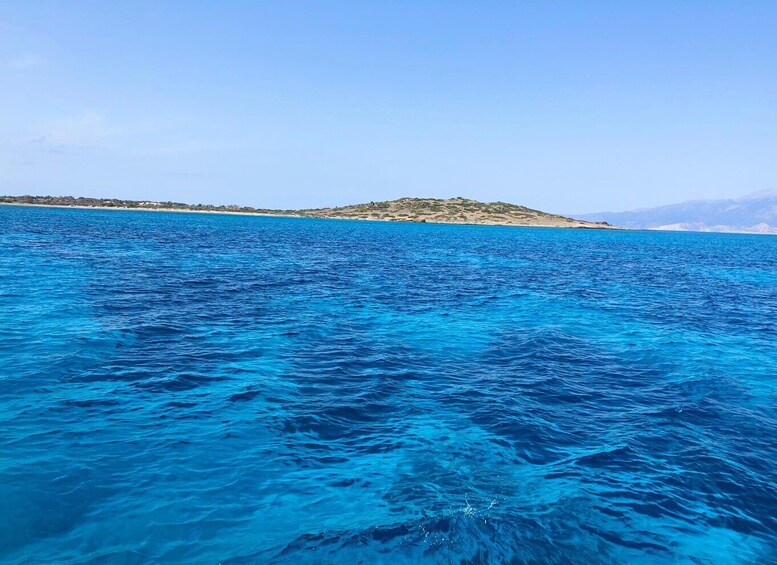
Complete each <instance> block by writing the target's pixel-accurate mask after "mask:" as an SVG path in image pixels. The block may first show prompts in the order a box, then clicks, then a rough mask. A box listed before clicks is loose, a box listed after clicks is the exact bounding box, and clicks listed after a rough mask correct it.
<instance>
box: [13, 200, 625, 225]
mask: <svg viewBox="0 0 777 565" xmlns="http://www.w3.org/2000/svg"><path fill="white" fill-rule="evenodd" d="M0 206H24V207H28V208H70V209H76V210H115V211H119V212H176V213H179V214H226V215H230V216H259V217H264V218H301V219H308V220H352V221H358V222H385V223H388V224H433V225H447V226H501V227H509V228H557V229H582V230H618V231H630V230H628V229H627V228H621V227H618V226H588V225H582V224H584V222H582V221H581V222H580V224H581V225H550V224H508V223H500V222H477V223H475V222H440V221H431V220H429V221H424V222H414V221H410V220H384V219H380V218H353V217H346V216H313V215H306V214H285V213H278V214H268V213H263V212H231V211H229V210H182V209H180V208H140V207H138V208H128V207H126V206H79V205H72V206H69V205H66V204H27V203H22V202H0Z"/></svg>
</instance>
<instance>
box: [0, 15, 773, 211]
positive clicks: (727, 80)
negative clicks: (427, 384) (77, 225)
mask: <svg viewBox="0 0 777 565" xmlns="http://www.w3.org/2000/svg"><path fill="white" fill-rule="evenodd" d="M775 30H777V2H773V1H769V2H747V1H732V2H711V1H706V2H691V1H689V2H661V1H653V2H603V1H602V2H587V1H578V2H547V3H541V2H517V1H516V2H452V1H451V2H401V1H397V2H364V1H361V2H326V1H322V2H309V3H308V2H272V3H270V2H267V3H259V2H245V3H241V2H237V1H234V2H148V3H144V2H127V3H122V2H69V3H66V2H35V1H30V0H26V1H23V2H3V3H2V4H0V108H2V110H0V193H8V194H25V193H30V194H72V195H83V196H101V197H121V198H133V199H155V200H160V199H171V200H180V201H185V202H209V203H238V204H247V205H253V206H260V207H265V206H266V207H280V208H296V207H307V206H325V205H338V204H347V203H354V202H361V201H369V200H383V199H389V198H397V197H401V196H431V197H447V196H466V197H470V198H476V199H479V200H488V201H491V200H505V201H509V202H515V203H520V204H525V205H528V206H532V207H536V208H540V209H544V210H549V211H555V212H587V211H595V210H622V209H629V208H635V207H643V206H653V205H659V204H665V203H671V202H676V201H680V200H685V199H692V198H725V197H731V196H738V195H741V194H744V193H748V192H752V191H755V190H762V189H773V188H777V157H775V156H777V32H775Z"/></svg>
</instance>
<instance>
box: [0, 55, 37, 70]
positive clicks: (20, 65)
mask: <svg viewBox="0 0 777 565" xmlns="http://www.w3.org/2000/svg"><path fill="white" fill-rule="evenodd" d="M6 63H7V65H8V66H9V67H11V68H13V69H34V68H36V67H40V66H42V65H43V63H44V60H43V57H41V56H40V55H35V54H33V53H26V54H24V55H19V56H17V57H13V58H11V59H8V60H7V61H6Z"/></svg>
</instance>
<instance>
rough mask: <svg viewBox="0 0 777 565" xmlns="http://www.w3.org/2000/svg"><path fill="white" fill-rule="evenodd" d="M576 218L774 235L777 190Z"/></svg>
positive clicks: (657, 227) (637, 226)
mask: <svg viewBox="0 0 777 565" xmlns="http://www.w3.org/2000/svg"><path fill="white" fill-rule="evenodd" d="M578 217H580V218H583V219H586V220H590V221H606V222H610V223H613V224H617V225H619V226H623V227H625V228H633V229H655V230H679V231H704V232H737V233H771V234H777V191H771V190H766V191H760V192H754V193H751V194H747V195H745V196H743V197H741V198H733V199H725V200H690V201H687V202H681V203H679V204H670V205H667V206H658V207H656V208H644V209H639V210H631V211H627V212H598V213H592V214H579V215H578Z"/></svg>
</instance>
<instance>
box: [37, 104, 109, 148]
mask: <svg viewBox="0 0 777 565" xmlns="http://www.w3.org/2000/svg"><path fill="white" fill-rule="evenodd" d="M112 133H113V130H112V129H111V127H110V126H108V124H107V123H106V121H105V119H104V118H103V117H102V116H101V115H100V114H97V113H95V112H87V113H85V114H81V115H79V116H74V117H71V118H64V119H60V120H55V121H53V122H51V123H50V124H48V125H47V126H46V128H45V133H44V135H42V136H39V137H36V138H34V139H31V140H30V141H31V142H35V141H37V142H45V143H49V144H53V145H67V146H88V145H96V144H98V143H99V142H100V141H102V140H104V139H105V138H106V137H108V136H109V135H111V134H112Z"/></svg>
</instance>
